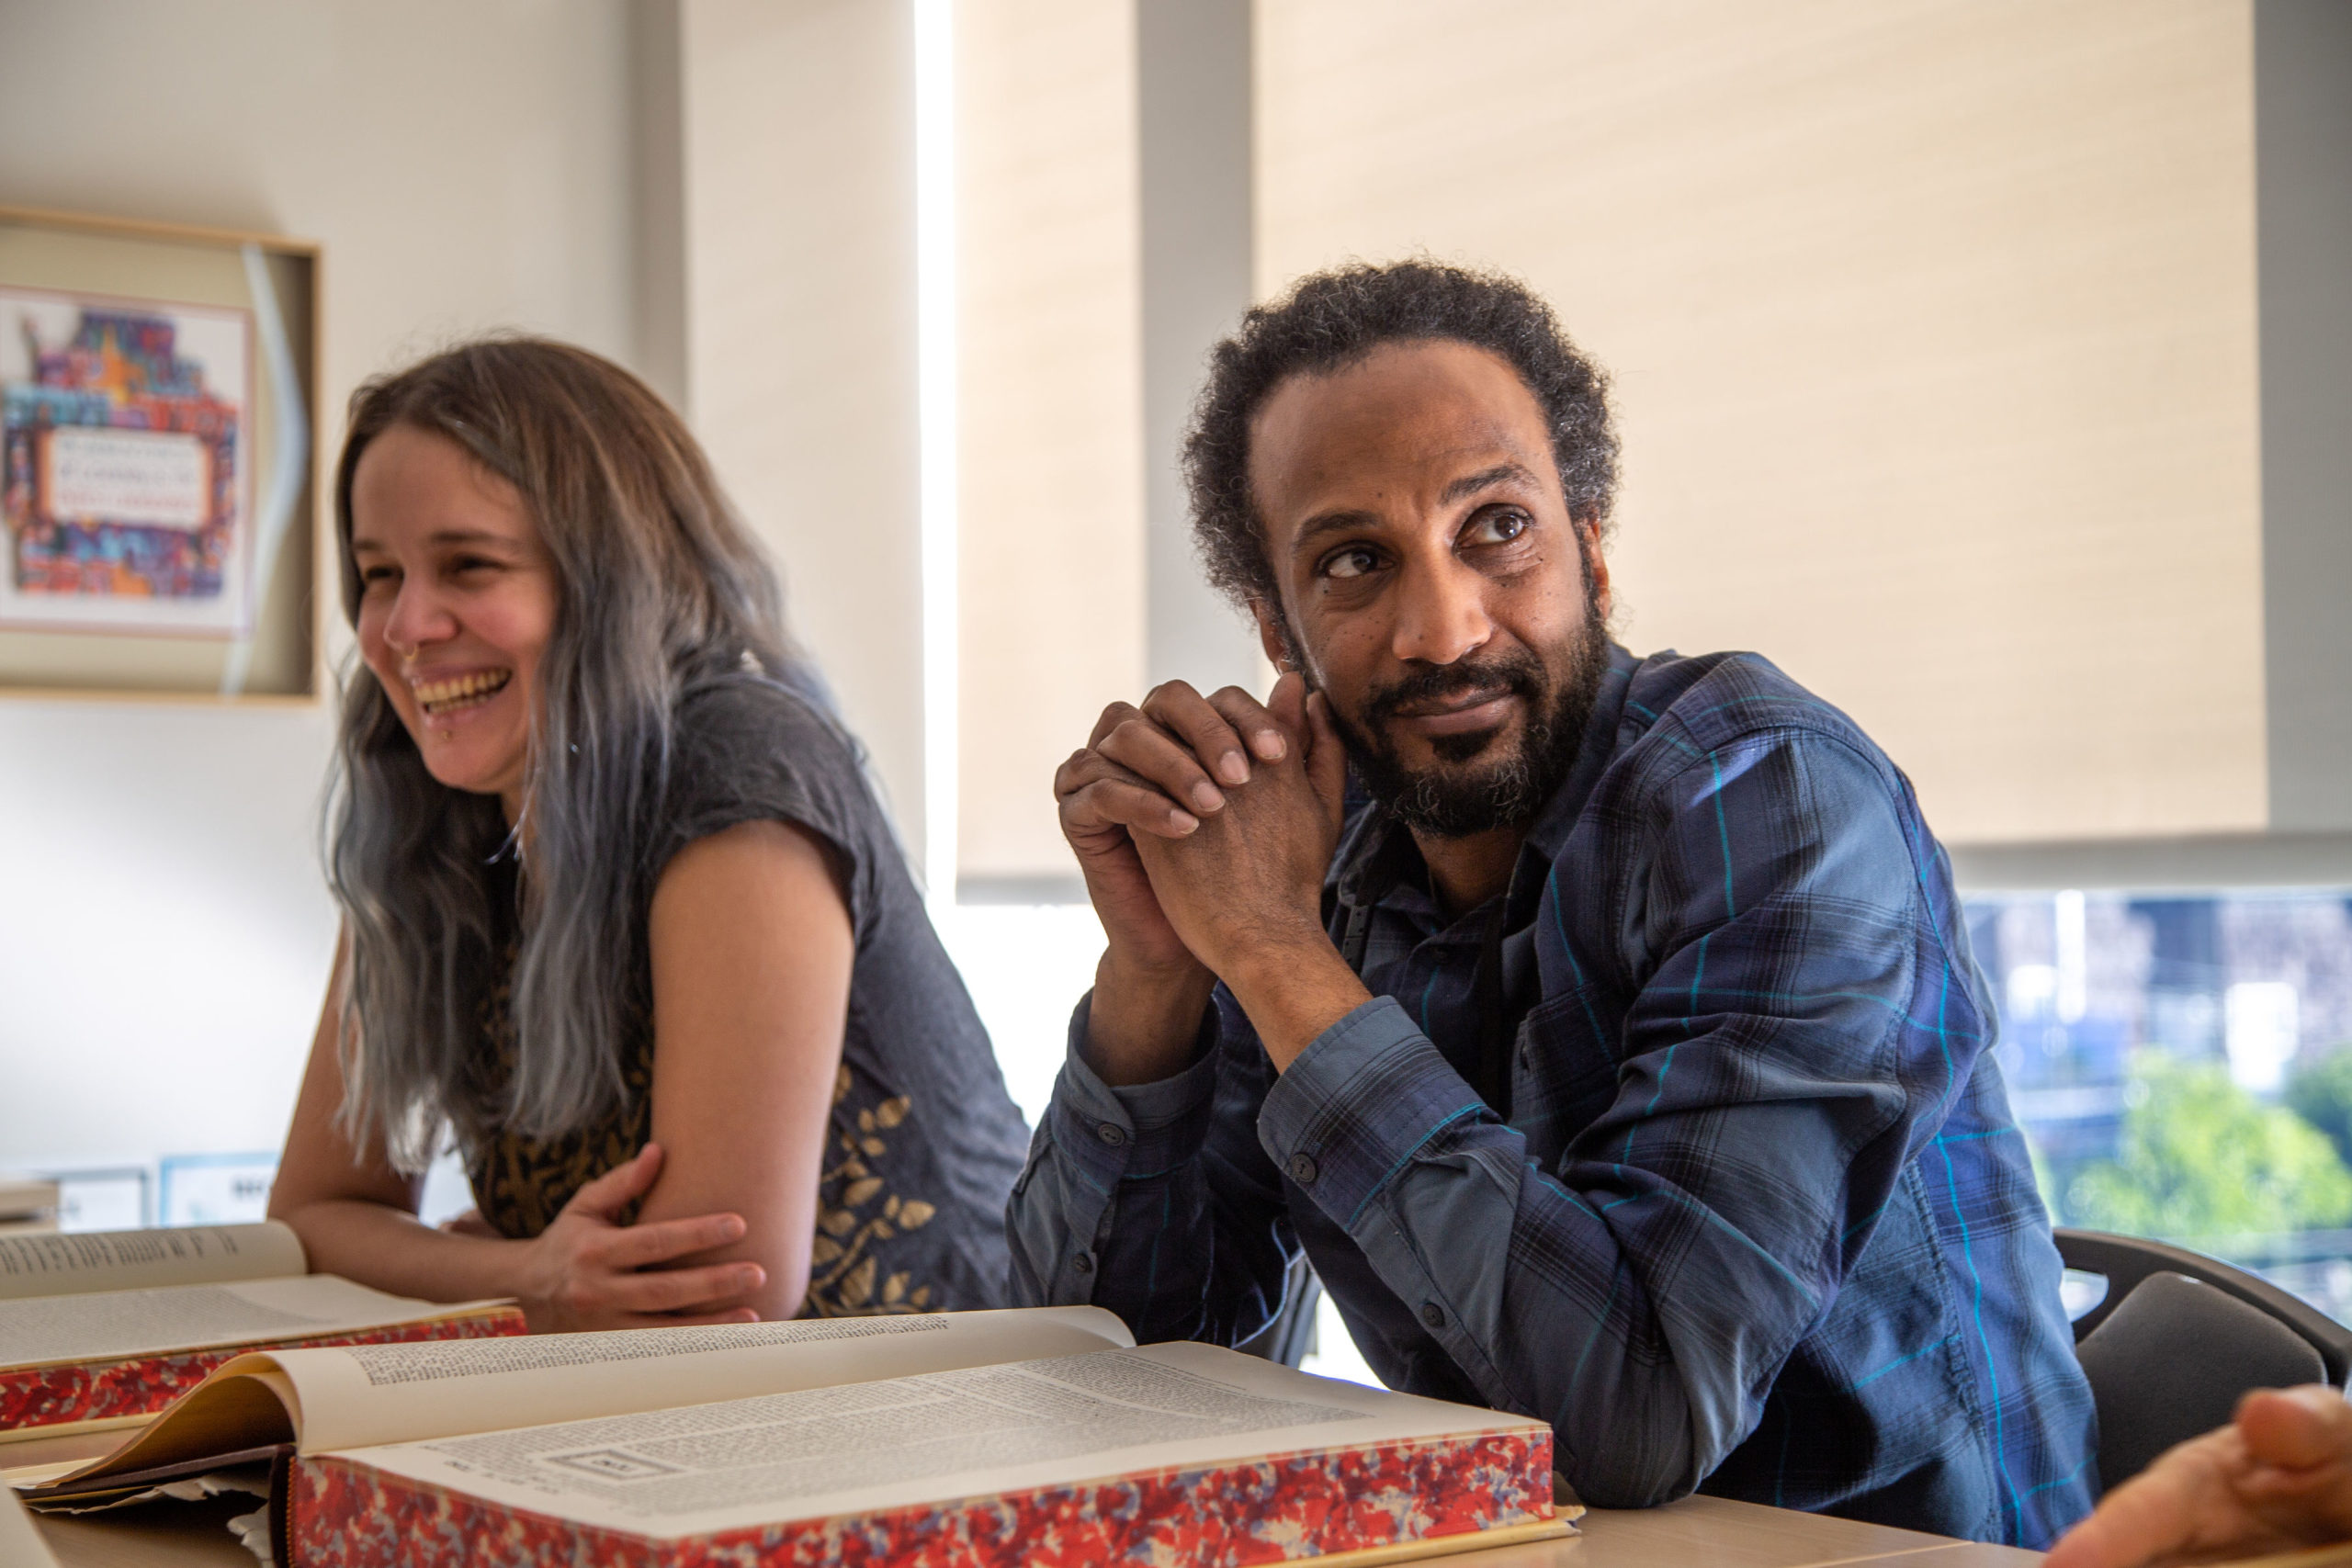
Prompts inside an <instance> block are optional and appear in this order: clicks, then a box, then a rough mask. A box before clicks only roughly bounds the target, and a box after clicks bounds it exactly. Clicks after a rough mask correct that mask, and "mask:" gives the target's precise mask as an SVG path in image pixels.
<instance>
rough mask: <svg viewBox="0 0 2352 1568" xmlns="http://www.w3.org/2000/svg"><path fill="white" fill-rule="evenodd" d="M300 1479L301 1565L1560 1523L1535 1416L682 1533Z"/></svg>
mask: <svg viewBox="0 0 2352 1568" xmlns="http://www.w3.org/2000/svg"><path fill="white" fill-rule="evenodd" d="M290 1488H291V1493H290V1496H288V1498H287V1499H286V1500H285V1501H286V1504H287V1506H288V1517H287V1521H286V1522H287V1544H288V1547H289V1548H290V1553H289V1555H290V1557H291V1559H292V1562H293V1563H294V1565H295V1568H394V1565H401V1568H442V1565H447V1568H458V1565H459V1564H469V1563H481V1562H497V1563H503V1564H524V1565H528V1564H542V1563H545V1564H554V1563H562V1564H566V1565H568V1568H655V1565H657V1564H659V1565H662V1568H787V1565H788V1568H819V1565H820V1564H823V1565H832V1564H841V1565H843V1568H951V1565H952V1568H1016V1565H1020V1564H1048V1565H1052V1564H1066V1565H1069V1568H1077V1565H1080V1564H1085V1565H1090V1568H1091V1565H1094V1564H1103V1563H1132V1564H1170V1565H1173V1564H1180V1563H1181V1564H1185V1565H1188V1568H1244V1565H1247V1564H1255V1563H1270V1562H1289V1561H1294V1560H1297V1559H1302V1558H1315V1557H1328V1556H1332V1555H1336V1554H1339V1553H1341V1552H1353V1551H1366V1550H1372V1549H1379V1548H1386V1547H1396V1546H1400V1545H1404V1544H1407V1543H1412V1542H1436V1541H1441V1540H1447V1539H1450V1538H1456V1537H1459V1538H1463V1543H1464V1545H1465V1546H1466V1545H1468V1544H1471V1538H1474V1537H1477V1536H1481V1535H1483V1534H1485V1533H1486V1532H1488V1531H1493V1530H1498V1529H1511V1528H1512V1527H1515V1526H1517V1527H1527V1526H1541V1525H1543V1524H1544V1522H1546V1521H1549V1520H1551V1519H1552V1518H1553V1517H1554V1512H1553V1506H1552V1441H1551V1434H1550V1432H1549V1431H1548V1430H1544V1429H1543V1428H1541V1427H1520V1428H1518V1429H1515V1430H1509V1431H1502V1432H1481V1433H1475V1434H1469V1435H1465V1436H1464V1437H1461V1438H1420V1439H1413V1440H1406V1441H1396V1442H1385V1443H1373V1444H1367V1445H1364V1446H1362V1447H1340V1448H1331V1449H1323V1450H1309V1451H1300V1452H1292V1453H1284V1454H1275V1455H1269V1456H1267V1457H1264V1458H1261V1459H1256V1460H1250V1461H1239V1462H1234V1463H1227V1464H1220V1465H1214V1466H1205V1467H1193V1468H1167V1469H1156V1470H1145V1471H1139V1472H1130V1473H1127V1474H1123V1475H1118V1476H1114V1477H1110V1478H1102V1479H1089V1480H1083V1481H1074V1482H1071V1483H1066V1484H1058V1485H1046V1486H1039V1487H1034V1488H1030V1489H1027V1490H1023V1491H1019V1492H1007V1493H998V1494H993V1495H984V1496H972V1497H963V1498H957V1499H954V1500H952V1501H946V1502H941V1503H934V1504H929V1505H922V1506H912V1507H902V1508H896V1509H890V1510H888V1511H882V1512H876V1513H867V1514H853V1515H846V1516H836V1517H808V1518H786V1519H780V1520H778V1521H777V1522H776V1523H774V1524H769V1525H763V1526H758V1527H754V1528H748V1529H728V1530H721V1531H714V1532H711V1533H707V1534H701V1535H689V1536H683V1537H677V1536H671V1537H662V1536H654V1535H640V1534H636V1533H632V1532H629V1531H625V1530H620V1529H611V1528H607V1527H602V1526H596V1525H590V1524H582V1523H577V1522H573V1521H571V1520H567V1519H564V1518H560V1517H556V1516H554V1515H551V1514H546V1513H539V1512H536V1511H532V1510H528V1509H525V1508H520V1507H516V1506H511V1505H507V1504H503V1503H499V1502H493V1501H491V1500H489V1499H486V1498H482V1497H477V1496H472V1495H468V1494H466V1493H464V1492H462V1491H459V1490H457V1489H454V1488H451V1487H447V1486H443V1485H435V1484H433V1483H425V1482H421V1481H415V1480H412V1479H410V1478H408V1477H406V1476H401V1475H397V1474H393V1473H390V1472H386V1471H384V1470H382V1469H379V1468H378V1467H377V1466H375V1465H372V1464H370V1463H368V1461H366V1460H364V1459H361V1458H357V1457H355V1456H352V1455H342V1454H328V1455H322V1456H320V1457H318V1458H315V1459H302V1460H297V1461H295V1462H294V1465H293V1469H292V1474H291V1478H290ZM786 1507H787V1509H788V1505H787V1506H786Z"/></svg>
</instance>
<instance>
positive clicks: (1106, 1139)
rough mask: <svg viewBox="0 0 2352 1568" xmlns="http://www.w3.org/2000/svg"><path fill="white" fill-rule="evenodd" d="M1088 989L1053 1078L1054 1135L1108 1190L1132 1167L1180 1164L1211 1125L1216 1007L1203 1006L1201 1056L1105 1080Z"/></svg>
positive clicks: (1157, 1168) (1073, 1017) (1197, 1043)
mask: <svg viewBox="0 0 2352 1568" xmlns="http://www.w3.org/2000/svg"><path fill="white" fill-rule="evenodd" d="M1093 1003H1094V993H1093V992H1091V991H1089V992H1088V993H1087V994H1086V995H1085V996H1084V997H1081V998H1079V1003H1078V1008H1077V1010H1076V1011H1074V1012H1073V1013H1072V1014H1071V1015H1070V1021H1069V1052H1068V1055H1067V1056H1066V1058H1065V1059H1064V1061H1063V1063H1062V1072H1061V1081H1060V1082H1058V1083H1057V1084H1056V1085H1055V1086H1054V1103H1053V1111H1052V1115H1053V1116H1054V1118H1055V1121H1056V1123H1057V1125H1056V1127H1055V1142H1056V1143H1057V1144H1058V1145H1060V1147H1061V1148H1062V1150H1063V1152H1064V1153H1065V1154H1066V1155H1067V1156H1069V1158H1070V1159H1072V1160H1075V1161H1076V1162H1077V1163H1078V1165H1079V1166H1080V1168H1082V1169H1084V1171H1085V1172H1086V1174H1087V1176H1088V1177H1089V1178H1090V1179H1092V1180H1093V1181H1094V1182H1095V1183H1096V1184H1097V1185H1098V1186H1099V1187H1101V1188H1102V1189H1103V1190H1105V1191H1107V1190H1109V1189H1110V1186H1111V1184H1112V1183H1113V1182H1114V1181H1116V1180H1118V1179H1120V1178H1122V1177H1124V1176H1125V1175H1126V1174H1127V1172H1128V1171H1129V1170H1130V1169H1137V1170H1143V1171H1160V1170H1165V1169H1167V1168H1169V1167H1170V1166H1173V1165H1177V1164H1181V1163H1182V1161H1183V1160H1184V1159H1186V1158H1187V1157H1189V1156H1191V1155H1192V1154H1193V1151H1194V1150H1196V1149H1197V1148H1199V1146H1200V1145H1201V1142H1202V1140H1203V1139H1204V1137H1205V1136H1206V1135H1207V1133H1208V1119H1209V1102H1210V1100H1211V1099H1212V1098H1213V1097H1214V1096H1215V1094H1216V1050H1215V1046H1216V1039H1217V1018H1216V1008H1215V1007H1209V1008H1206V1009H1204V1010H1203V1012H1202V1017H1201V1030H1200V1035H1199V1037H1198V1039H1197V1040H1196V1041H1195V1043H1194V1046H1193V1049H1194V1052H1195V1055H1196V1056H1197V1059H1196V1060H1195V1061H1194V1062H1193V1065H1192V1066H1189V1067H1187V1068H1185V1069H1184V1070H1183V1071H1182V1072H1181V1073H1178V1074H1176V1075H1175V1076H1174V1077H1165V1078H1160V1079H1159V1080H1158V1081H1156V1082H1153V1083H1139V1084H1123V1085H1120V1086H1119V1087H1117V1088H1115V1089H1114V1088H1113V1087H1112V1086H1111V1085H1109V1084H1106V1083H1104V1082H1103V1079H1102V1077H1101V1075H1099V1074H1098V1073H1096V1072H1095V1070H1094V1068H1093V1067H1092V1066H1090V1065H1089V1064H1088V1062H1087V1060H1086V1024H1087V1019H1088V1017H1089V1014H1090V1010H1091V1008H1092V1006H1093Z"/></svg>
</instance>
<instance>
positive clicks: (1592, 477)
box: [1184, 261, 1617, 606]
mask: <svg viewBox="0 0 2352 1568" xmlns="http://www.w3.org/2000/svg"><path fill="white" fill-rule="evenodd" d="M1432 339H1433V340H1440V341H1449V342H1453V343H1466V344H1471V345H1473V346H1474V347H1477V348H1483V349H1486V350H1487V351H1488V352H1489V353H1492V354H1494V355H1498V357H1500V358H1501V359H1502V360H1503V361H1505V362H1506V363H1507V364H1509V365H1510V367H1511V368H1512V369H1514V370H1516V371H1518V372H1519V376H1520V379H1521V380H1522V381H1524V382H1525V383H1526V384H1527V389H1528V390H1529V391H1531V392H1532V393H1533V394H1534V395H1535V400H1536V402H1537V403H1538V404H1539V405H1540V406H1541V407H1542V408H1543V410H1544V420H1545V422H1546V423H1548V424H1549V425H1550V426H1551V430H1552V457H1553V460H1554V461H1555V463H1556V464H1557V465H1558V466H1559V470H1560V488H1561V490H1562V491H1565V492H1566V497H1567V502H1568V513H1569V515H1570V516H1572V517H1574V518H1575V519H1576V520H1577V522H1578V523H1580V524H1583V525H1586V526H1588V527H1592V528H1600V527H1601V526H1602V525H1605V524H1606V523H1607V521H1608V518H1609V508H1610V504H1611V502H1612V501H1613V500H1614V499H1615V492H1616V488H1617V433H1616V431H1615V430H1614V429H1613V428H1611V424H1610V421H1609V403H1608V398H1607V391H1608V378H1607V377H1606V376H1604V375H1603V374H1602V373H1601V370H1600V367H1598V366H1596V365H1594V364H1593V363H1592V361H1590V360H1589V359H1587V358H1586V357H1585V356H1584V355H1582V354H1580V353H1578V352H1577V347H1576V345H1575V344H1572V343H1570V342H1569V341H1568V338H1567V334H1566V333H1564V332H1562V331H1561V330H1560V324H1559V322H1558V321H1556V320H1555V319H1554V317H1553V315H1552V309H1551V307H1550V306H1548V305H1546V304H1544V301H1543V300H1542V299H1538V298H1537V297H1536V295H1535V294H1534V293H1533V291H1532V290H1531V289H1529V288H1528V287H1527V286H1526V285H1525V284H1523V283H1521V282H1520V281H1519V280H1518V279H1516V278H1513V277H1506V276H1502V275H1501V274H1499V273H1491V272H1477V271H1473V270H1471V269H1469V268H1467V267H1459V266H1448V265H1444V264H1442V263H1440V262H1432V261H1407V262H1397V263H1393V264H1391V265H1385V266H1374V265H1366V264H1363V263H1357V264H1355V265H1349V266H1343V267H1338V268H1335V269H1333V270H1332V271H1329V272H1318V273H1315V274H1312V275H1310V276H1306V277H1304V278H1302V279H1300V280H1299V282H1298V284H1297V285H1296V286H1295V288H1292V289H1291V291H1290V294H1289V296H1288V298H1286V299H1279V300H1276V301H1274V302H1273V303H1272V304H1266V305H1258V306H1253V307H1252V308H1251V309H1250V313H1249V314H1248V315H1246V316H1244V317H1242V318H1241V330H1240V331H1238V332H1237V333H1234V334H1233V335H1232V336H1231V337H1228V338H1227V339H1226V340H1225V341H1223V342H1222V343H1220V344H1217V345H1216V350H1215V351H1214V353H1212V355H1210V360H1209V378H1208V384H1207V385H1206V386H1204V387H1203V388H1202V389H1201V396H1200V400H1199V401H1197V402H1196V403H1194V404H1193V423H1192V428H1191V430H1190V431H1189V432H1188V433H1187V434H1186V435H1185V437H1184V480H1185V483H1186V485H1187V486H1188V487H1189V488H1190V490H1191V491H1192V500H1193V542H1194V544H1195V546H1196V547H1198V549H1199V550H1200V554H1201V563H1202V565H1203V566H1204V567H1205V568H1206V569H1207V570H1208V576H1209V581H1210V582H1211V583H1213V584H1214V585H1216V588H1218V589H1219V590H1220V591H1222V592H1224V593H1226V594H1227V596H1228V597H1230V598H1231V599H1233V600H1234V601H1235V602H1236V603H1237V604H1242V605H1244V606H1247V605H1248V604H1250V601H1252V600H1255V599H1263V600H1266V601H1267V602H1269V603H1279V602H1280V594H1279V592H1278V591H1277V585H1276V582H1275V579H1274V573H1273V568H1272V565H1271V564H1269V562H1268V561H1267V559H1266V551H1265V545H1264V540H1263V539H1262V538H1261V536H1260V534H1259V530H1258V517H1257V509H1256V507H1255V506H1254V504H1253V503H1252V502H1251V500H1250V421H1252V420H1253V419H1255V418H1256V417H1257V414H1258V411H1259V410H1260V409H1261V407H1263V406H1264V404H1265V401H1266V399H1267V398H1268V397H1269V396H1270V395H1272V392H1273V389H1275V388H1276V387H1278V386H1280V385H1281V384H1282V383H1283V381H1285V380H1287V379H1288V378H1291V377H1293V376H1298V375H1328V374H1329V373H1330V372H1332V371H1334V370H1338V369H1341V368H1343V367H1347V366H1349V365H1351V364H1353V363H1355V362H1356V361H1358V360H1360V359H1362V358H1363V356H1364V355H1367V354H1370V353H1371V352H1372V351H1373V350H1374V349H1376V348H1379V347H1381V346H1383V345H1385V344H1392V343H1409V342H1413V341H1416V340H1432Z"/></svg>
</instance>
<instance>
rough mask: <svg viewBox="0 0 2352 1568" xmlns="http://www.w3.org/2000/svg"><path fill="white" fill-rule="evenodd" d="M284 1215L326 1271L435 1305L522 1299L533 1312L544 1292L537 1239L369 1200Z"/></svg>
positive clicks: (331, 1202) (318, 1203)
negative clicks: (441, 1223) (475, 1231)
mask: <svg viewBox="0 0 2352 1568" xmlns="http://www.w3.org/2000/svg"><path fill="white" fill-rule="evenodd" d="M277 1217H278V1218H279V1219H281V1220H284V1221H285V1222H286V1223H287V1224H289V1225H291V1226H293V1227H294V1234H295V1235H299V1236H300V1237H301V1238H302V1250H303V1252H304V1253H306V1254H307V1255H308V1256H309V1258H310V1260H311V1269H313V1270H314V1271H316V1272H318V1273H322V1274H340V1275H342V1276H343V1277H344V1278H345V1279H346V1280H356V1281H358V1282H359V1283H360V1284H363V1285H368V1286H372V1287H373V1288H375V1289H377V1290H379V1291H389V1292H392V1293H393V1294H395V1295H402V1296H422V1297H424V1299H425V1300H426V1301H434V1302H462V1301H477V1300H481V1298H483V1297H488V1296H515V1297H517V1298H522V1299H524V1300H525V1303H526V1310H527V1308H528V1307H529V1304H530V1303H529V1298H530V1297H531V1296H533V1295H534V1294H535V1293H536V1292H535V1291H534V1289H533V1285H532V1280H531V1278H530V1273H531V1262H532V1254H533V1250H534V1249H533V1247H532V1246H531V1244H530V1243H529V1242H525V1241H507V1240H503V1239H496V1240H494V1239H492V1238H490V1237H488V1236H477V1235H451V1234H450V1233H448V1232H447V1231H442V1230H436V1229H435V1228H434V1227H433V1226H431V1225H428V1224H424V1222H423V1221H421V1220H419V1219H418V1218H417V1217H416V1216H415V1215H414V1214H413V1213H409V1212H408V1211H406V1210H405V1209H399V1208H395V1207H393V1206H392V1205H390V1204H389V1203H379V1202H374V1201H370V1200H368V1199H365V1198H321V1199H315V1200H313V1201H310V1202H307V1203H302V1204H299V1205H296V1206H293V1207H290V1208H288V1209H287V1210H285V1211H284V1212H283V1213H280V1214H279V1215H278V1216H277ZM533 1326H534V1327H537V1324H534V1325H533Z"/></svg>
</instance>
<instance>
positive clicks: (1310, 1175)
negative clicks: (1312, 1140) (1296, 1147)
mask: <svg viewBox="0 0 2352 1568" xmlns="http://www.w3.org/2000/svg"><path fill="white" fill-rule="evenodd" d="M1290 1179H1292V1180H1293V1181H1295V1182H1297V1183H1298V1184H1299V1185H1300V1186H1301V1187H1312V1186H1314V1185H1315V1160H1314V1157H1313V1156H1309V1155H1293V1156H1290Z"/></svg>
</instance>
